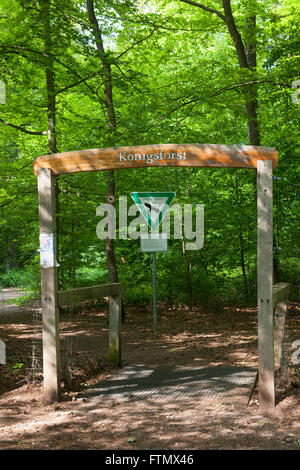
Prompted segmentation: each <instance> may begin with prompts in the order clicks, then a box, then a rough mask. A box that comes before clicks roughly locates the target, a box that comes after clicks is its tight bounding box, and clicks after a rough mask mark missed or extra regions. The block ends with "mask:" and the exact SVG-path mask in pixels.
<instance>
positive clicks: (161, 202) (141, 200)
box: [131, 192, 175, 231]
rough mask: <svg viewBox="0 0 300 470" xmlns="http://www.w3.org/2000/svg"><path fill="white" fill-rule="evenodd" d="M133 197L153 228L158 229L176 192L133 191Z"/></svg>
mask: <svg viewBox="0 0 300 470" xmlns="http://www.w3.org/2000/svg"><path fill="white" fill-rule="evenodd" d="M131 197H132V199H133V200H134V202H135V203H136V205H137V206H138V208H139V210H140V212H141V214H142V215H143V217H144V219H145V220H146V222H147V224H148V225H149V227H150V228H151V230H153V231H156V230H157V229H158V227H159V225H160V223H161V221H162V219H163V217H164V215H165V213H166V212H167V210H168V208H169V206H170V204H171V202H172V201H173V199H174V197H175V193H169V192H160V193H131Z"/></svg>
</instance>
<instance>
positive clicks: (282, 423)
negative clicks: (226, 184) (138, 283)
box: [0, 304, 300, 450]
mask: <svg viewBox="0 0 300 470" xmlns="http://www.w3.org/2000/svg"><path fill="white" fill-rule="evenodd" d="M37 309H39V305H38V304H33V305H31V306H30V307H28V308H26V309H23V310H20V311H18V312H17V311H15V313H14V314H13V315H11V314H7V315H6V316H1V319H0V337H1V338H3V339H5V341H6V343H7V350H8V363H7V365H6V366H0V367H1V379H0V426H1V433H0V449H146V450H147V449H149V450H151V449H161V450H164V449H293V450H294V449H300V407H299V404H300V403H299V380H298V379H297V376H296V375H295V371H294V369H292V368H291V369H290V374H292V375H291V377H290V381H287V382H286V383H285V384H281V387H280V388H279V392H280V393H278V400H279V403H278V405H277V406H276V408H275V410H274V412H272V413H262V412H261V410H260V409H259V406H258V402H257V393H256V392H255V394H254V396H253V399H252V401H251V404H250V406H249V407H248V408H247V407H246V401H245V390H244V389H237V390H236V393H234V395H232V394H231V395H230V396H226V394H224V396H222V397H220V396H218V397H213V398H210V397H201V399H199V398H197V397H188V396H187V397H180V399H174V397H170V399H169V400H166V399H164V400H163V402H160V401H159V400H153V399H152V398H151V396H149V397H145V399H140V400H138V401H136V400H135V399H134V397H128V398H127V399H126V400H125V399H119V398H118V399H115V398H113V397H110V396H101V397H100V398H99V400H96V401H94V402H91V401H84V400H83V399H82V398H78V397H79V395H80V394H81V393H82V392H83V391H84V390H86V389H87V388H88V387H90V386H91V387H92V386H94V385H95V384H96V383H98V382H99V381H100V380H104V379H106V378H108V377H111V376H113V374H114V373H115V371H114V370H113V369H111V368H110V367H109V365H108V363H107V359H106V358H107V346H108V315H107V305H106V304H103V305H102V306H99V305H97V306H92V307H89V308H88V307H82V309H81V310H80V309H79V310H73V311H72V312H66V313H63V314H62V316H61V323H60V329H61V336H62V341H61V345H62V351H63V354H67V355H68V357H69V359H70V365H71V369H72V374H73V388H72V389H71V390H67V389H64V393H63V400H64V401H63V402H61V403H59V404H54V405H47V404H45V403H43V400H42V385H41V383H39V382H37V383H26V377H27V376H28V368H30V364H31V353H32V341H33V339H35V340H37V339H39V338H40V332H38V331H37V329H36V328H35V326H34V324H33V314H34V312H36V311H37ZM126 310H127V316H126V320H125V322H124V325H123V365H128V364H145V365H147V366H151V365H163V366H168V365H169V366H170V367H173V366H174V367H175V366H179V365H181V366H184V367H191V366H193V367H195V366H196V367H208V366H210V367H213V366H222V367H224V366H226V367H227V366H231V367H250V368H255V367H257V312H256V309H255V308H240V309H239V308H227V309H224V311H222V312H219V313H216V314H212V313H208V312H205V311H203V310H202V309H200V308H197V307H194V308H193V309H191V308H189V307H187V306H183V305H182V306H177V307H175V306H168V305H160V306H159V309H158V313H159V336H158V337H157V338H155V337H154V336H153V334H152V311H151V308H150V307H149V308H137V307H128V308H127V309H126ZM299 313H300V305H299V304H292V305H291V307H290V312H289V347H290V345H291V343H292V342H293V341H294V340H295V339H298V337H299ZM290 352H291V351H290ZM289 354H290V353H289ZM17 361H22V362H23V363H24V366H22V368H21V369H20V371H19V372H18V373H17V374H14V373H13V372H12V367H13V365H14V364H16V362H17ZM297 380H298V382H297ZM5 390H9V391H5ZM1 392H2V394H1Z"/></svg>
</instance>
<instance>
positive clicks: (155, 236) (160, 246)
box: [141, 232, 168, 336]
mask: <svg viewBox="0 0 300 470" xmlns="http://www.w3.org/2000/svg"><path fill="white" fill-rule="evenodd" d="M163 251H168V239H167V237H166V235H165V234H163V233H158V232H154V233H151V234H150V236H149V238H148V237H147V236H141V252H142V253H151V254H152V267H153V334H154V336H157V334H158V321H157V295H156V292H157V290H156V284H157V283H156V279H157V278H156V253H157V252H163Z"/></svg>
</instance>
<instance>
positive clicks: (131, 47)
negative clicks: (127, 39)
mask: <svg viewBox="0 0 300 470" xmlns="http://www.w3.org/2000/svg"><path fill="white" fill-rule="evenodd" d="M158 28H159V26H154V28H153V30H152V31H151V33H150V34H148V36H145V37H144V38H142V39H140V40H139V41H137V42H135V43H134V44H132V46H130V47H128V49H126V50H125V51H123V52H121V54H119V55H118V56H117V57H116V58H115V60H118V59H120V57H122V56H123V55H125V54H126V53H127V52H129V51H130V50H131V49H133V48H134V47H135V46H137V45H138V44H141V43H142V42H143V41H146V40H147V39H149V38H150V37H151V36H152V34H153V33H154V32H155V31H156V30H157V29H158Z"/></svg>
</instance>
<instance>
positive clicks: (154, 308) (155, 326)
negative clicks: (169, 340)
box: [152, 252, 158, 336]
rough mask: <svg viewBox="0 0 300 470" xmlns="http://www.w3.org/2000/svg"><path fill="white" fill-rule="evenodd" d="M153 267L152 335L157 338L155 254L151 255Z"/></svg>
mask: <svg viewBox="0 0 300 470" xmlns="http://www.w3.org/2000/svg"><path fill="white" fill-rule="evenodd" d="M152 265H153V334H154V336H157V330H158V328H157V308H156V252H154V253H152Z"/></svg>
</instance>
